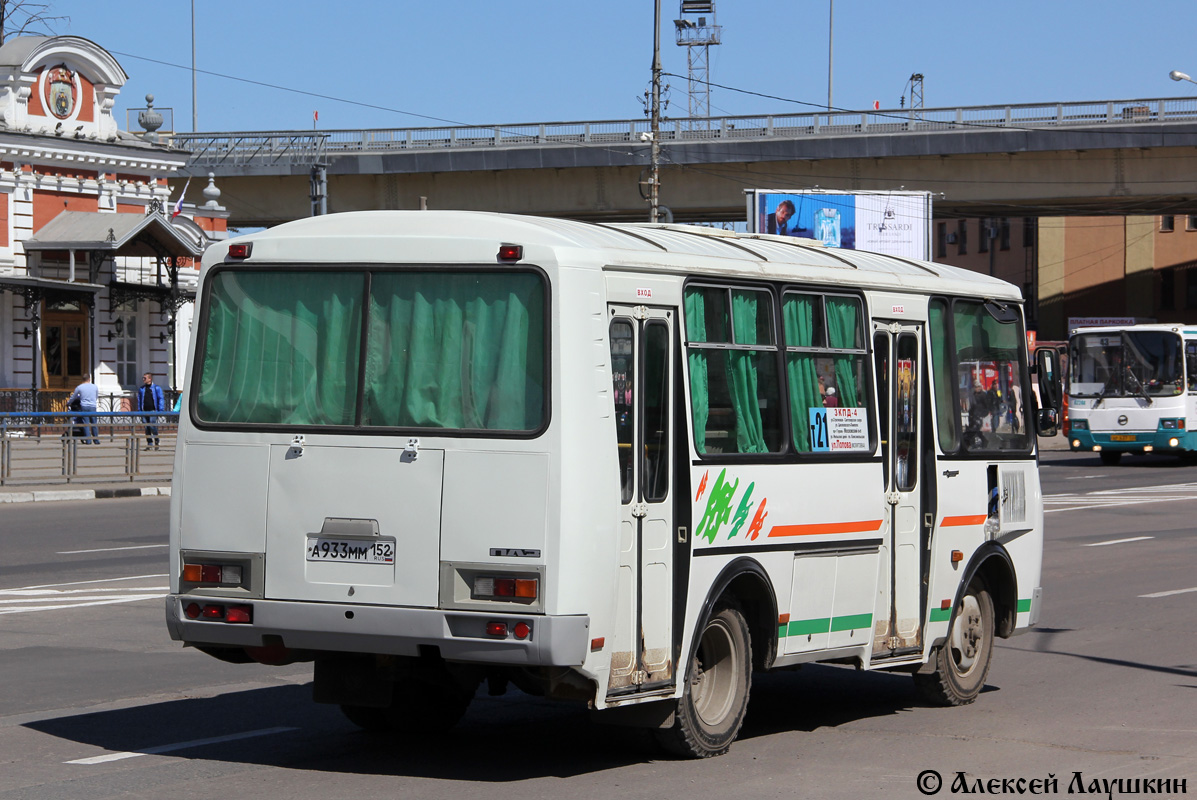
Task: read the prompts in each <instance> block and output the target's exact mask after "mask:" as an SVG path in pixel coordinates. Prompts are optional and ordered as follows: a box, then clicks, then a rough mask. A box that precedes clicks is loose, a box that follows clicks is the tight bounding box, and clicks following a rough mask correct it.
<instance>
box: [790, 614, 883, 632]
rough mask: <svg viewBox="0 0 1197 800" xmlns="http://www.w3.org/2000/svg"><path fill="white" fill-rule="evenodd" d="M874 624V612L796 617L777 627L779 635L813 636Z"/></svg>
mask: <svg viewBox="0 0 1197 800" xmlns="http://www.w3.org/2000/svg"><path fill="white" fill-rule="evenodd" d="M872 624H873V615H872V614H850V615H848V616H844V617H835V618H834V619H832V618H829V617H821V618H819V619H796V620H792V621H791V622H790V624H789V625H788V626H787V625H779V626H778V628H777V635H778V636H779V637H785V636H811V635H813V634H816V633H829V632H835V631H853V630H858V629H860V628H868V627H870V626H871V625H872Z"/></svg>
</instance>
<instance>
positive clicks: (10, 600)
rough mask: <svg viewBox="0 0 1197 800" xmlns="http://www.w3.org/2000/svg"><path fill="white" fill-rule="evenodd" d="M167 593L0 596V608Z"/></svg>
mask: <svg viewBox="0 0 1197 800" xmlns="http://www.w3.org/2000/svg"><path fill="white" fill-rule="evenodd" d="M168 591H169V589H168V587H166V586H158V587H154V588H146V589H129V590H127V591H126V592H124V593H123V594H95V595H84V596H79V595H71V596H60V597H46V596H45V595H24V596H19V597H13V596H10V595H0V606H5V605H8V606H11V605H20V604H22V603H53V602H59V601H70V602H72V603H86V602H91V601H93V600H102V601H105V602H109V601H115V600H120V599H122V598H129V597H162V596H163V595H165V594H166V593H167V592H168Z"/></svg>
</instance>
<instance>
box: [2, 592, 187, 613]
mask: <svg viewBox="0 0 1197 800" xmlns="http://www.w3.org/2000/svg"><path fill="white" fill-rule="evenodd" d="M158 597H166V593H163V594H138V595H130V596H128V597H115V598H113V597H110V598H106V599H104V600H96V601H93V602H90V603H64V604H61V605H55V606H28V607H25V608H6V609H4V610H0V616H3V615H4V614H26V613H28V612H30V611H59V610H61V609H64V608H87V607H88V606H110V605H113V604H115V603H134V602H136V601H138V600H153V599H154V598H158Z"/></svg>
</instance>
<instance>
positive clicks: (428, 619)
mask: <svg viewBox="0 0 1197 800" xmlns="http://www.w3.org/2000/svg"><path fill="white" fill-rule="evenodd" d="M192 603H196V604H198V606H199V607H200V608H201V609H202V608H203V607H205V606H206V605H219V606H222V607H228V606H232V605H241V606H250V607H252V612H251V613H252V620H253V621H252V622H249V623H232V622H226V621H224V620H220V619H204V618H202V617H201V618H200V619H190V618H188V616H187V615H186V614H185V613H184V608H186V607H187V606H190V605H191V604H192ZM488 623H505V624H506V633H505V634H504V635H497V634H488V633H487V625H488ZM519 623H524V624H526V625H527V626H528V627H529V632H528V634H527V635H526V636H525V638H523V639H519V638H516V626H517V625H518V624H519ZM166 625H167V628H168V629H169V631H170V637H171V638H172V639H174V640H176V641H182V642H184V643H186V644H191V645H199V646H212V647H267V646H273V647H277V646H278V645H280V644H281V645H282V646H284V647H286V648H289V649H292V650H306V651H314V652H344V653H379V654H387V655H401V656H415V655H419V654H420V651H419V648H420V647H421V646H425V647H427V646H434V647H437V648H438V649H439V650H440V654H441V656H442V657H443V658H445V659H447V660H450V661H464V662H471V663H482V664H506V665H517V666H559V667H576V666H581V664H582V662H583V661H584V660H585V658H586V655H587V653H588V651H589V648H590V643H589V633H590V618H589V617H587V616H581V615H579V616H548V615H532V614H511V613H495V614H487V613H483V612H470V611H444V610H440V609H430V608H394V607H387V606H367V605H349V604H337V603H301V602H296V601H286V600H233V601H230V599H229V598H228V597H203V596H196V595H192V594H187V595H169V596H167V598H166ZM265 637H269V638H265Z"/></svg>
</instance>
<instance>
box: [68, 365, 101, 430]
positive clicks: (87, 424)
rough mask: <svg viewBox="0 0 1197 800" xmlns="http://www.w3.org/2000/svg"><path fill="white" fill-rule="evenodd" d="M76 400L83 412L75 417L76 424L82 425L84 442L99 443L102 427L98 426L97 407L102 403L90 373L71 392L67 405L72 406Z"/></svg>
mask: <svg viewBox="0 0 1197 800" xmlns="http://www.w3.org/2000/svg"><path fill="white" fill-rule="evenodd" d="M76 401H78V403H79V411H80V412H81V413H80V415H79V416H77V417H75V424H77V425H80V426H82V429H83V443H84V444H89V443H94V444H99V443H100V429H99V428H97V427H96V409H97V408H98V407H99V405H100V390H99V388H98V387H97V386H96V385H95V383H93V382H92V376H91V375H90V374H89V375H87V376H86V377H85V378H84V379H83V383H81V384H79V385H78V386H76V387H75V391H73V392H71V397H70V399H69V400H67V406H68V407H70V405H71V403H74V402H76ZM89 412H90V413H89Z"/></svg>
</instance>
